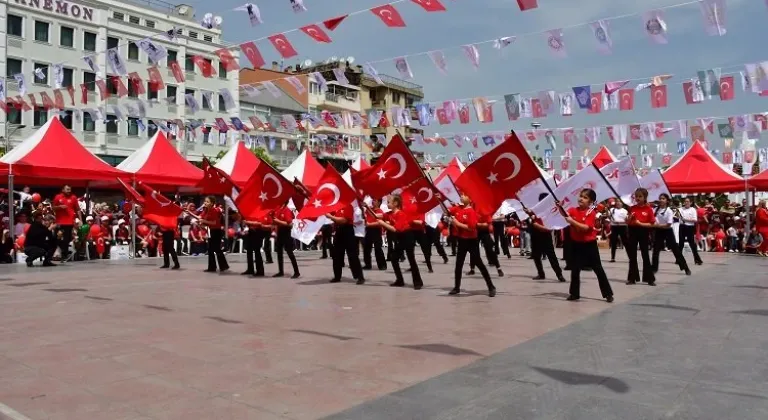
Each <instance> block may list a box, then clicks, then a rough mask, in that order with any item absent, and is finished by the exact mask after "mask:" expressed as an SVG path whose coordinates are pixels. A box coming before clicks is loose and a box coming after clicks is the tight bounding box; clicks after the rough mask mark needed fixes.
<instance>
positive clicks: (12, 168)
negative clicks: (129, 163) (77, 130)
mask: <svg viewBox="0 0 768 420" xmlns="http://www.w3.org/2000/svg"><path fill="white" fill-rule="evenodd" d="M9 173H13V175H14V179H15V181H16V182H20V183H35V184H38V185H59V184H61V183H63V182H67V183H73V184H78V185H87V184H88V183H89V182H90V181H105V180H112V181H114V180H115V178H117V177H119V176H124V175H125V173H123V172H122V171H120V170H119V169H115V168H114V167H112V166H110V165H109V164H108V163H106V162H104V161H103V160H101V159H99V158H98V157H97V156H96V155H94V154H93V153H91V152H90V151H89V150H88V149H86V148H85V146H83V145H82V144H81V143H80V141H79V140H78V139H77V138H75V136H73V135H72V133H70V132H69V130H67V128H66V127H64V125H63V124H62V123H61V121H59V117H58V116H57V115H56V116H53V117H52V118H51V119H49V120H48V122H46V123H45V124H44V125H43V126H42V127H40V128H39V129H38V130H37V131H35V132H34V133H33V134H32V135H31V136H29V137H27V139H26V140H24V141H23V142H21V144H19V145H18V146H16V147H15V148H13V149H12V150H11V151H10V152H8V153H7V154H6V155H5V156H3V157H2V158H0V175H6V176H7V175H8V174H9Z"/></svg>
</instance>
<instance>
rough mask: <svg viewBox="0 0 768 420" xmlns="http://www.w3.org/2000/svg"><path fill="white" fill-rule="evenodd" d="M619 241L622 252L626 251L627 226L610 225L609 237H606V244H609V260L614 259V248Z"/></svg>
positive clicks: (617, 245)
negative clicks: (622, 248)
mask: <svg viewBox="0 0 768 420" xmlns="http://www.w3.org/2000/svg"><path fill="white" fill-rule="evenodd" d="M619 240H621V246H623V247H624V250H625V251H626V250H627V242H629V240H628V238H627V226H626V225H611V236H609V237H608V242H610V243H611V259H612V260H615V259H616V248H618V247H619Z"/></svg>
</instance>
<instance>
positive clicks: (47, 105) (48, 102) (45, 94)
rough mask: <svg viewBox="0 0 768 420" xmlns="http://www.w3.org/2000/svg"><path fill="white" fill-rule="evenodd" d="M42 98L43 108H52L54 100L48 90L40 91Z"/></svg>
mask: <svg viewBox="0 0 768 420" xmlns="http://www.w3.org/2000/svg"><path fill="white" fill-rule="evenodd" d="M40 99H41V100H42V101H43V109H52V108H53V107H54V105H53V100H52V99H51V97H50V96H48V92H40Z"/></svg>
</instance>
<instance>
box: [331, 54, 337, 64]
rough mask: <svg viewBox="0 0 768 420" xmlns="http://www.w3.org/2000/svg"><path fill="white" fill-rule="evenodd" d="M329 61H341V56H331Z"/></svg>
mask: <svg viewBox="0 0 768 420" xmlns="http://www.w3.org/2000/svg"><path fill="white" fill-rule="evenodd" d="M329 61H330V62H331V63H332V62H334V61H339V57H336V56H335V55H334V56H333V57H331V58H330V60H329Z"/></svg>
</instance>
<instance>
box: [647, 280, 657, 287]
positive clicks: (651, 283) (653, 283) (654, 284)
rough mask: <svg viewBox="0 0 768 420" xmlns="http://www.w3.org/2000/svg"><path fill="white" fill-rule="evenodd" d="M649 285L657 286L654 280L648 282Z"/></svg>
mask: <svg viewBox="0 0 768 420" xmlns="http://www.w3.org/2000/svg"><path fill="white" fill-rule="evenodd" d="M648 286H656V282H655V281H652V282H650V283H648Z"/></svg>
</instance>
